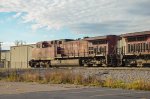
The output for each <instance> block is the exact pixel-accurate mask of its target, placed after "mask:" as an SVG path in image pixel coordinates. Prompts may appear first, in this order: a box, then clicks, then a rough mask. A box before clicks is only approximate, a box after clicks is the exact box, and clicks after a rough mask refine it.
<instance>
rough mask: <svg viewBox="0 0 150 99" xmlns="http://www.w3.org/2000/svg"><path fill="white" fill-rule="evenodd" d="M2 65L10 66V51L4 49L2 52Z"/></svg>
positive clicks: (4, 66)
mask: <svg viewBox="0 0 150 99" xmlns="http://www.w3.org/2000/svg"><path fill="white" fill-rule="evenodd" d="M1 60H2V65H3V66H2V67H3V68H8V67H10V51H4V52H2V53H1Z"/></svg>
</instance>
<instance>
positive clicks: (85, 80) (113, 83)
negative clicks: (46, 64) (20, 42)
mask: <svg viewBox="0 0 150 99" xmlns="http://www.w3.org/2000/svg"><path fill="white" fill-rule="evenodd" d="M0 80H5V81H11V82H38V83H42V84H44V83H51V84H76V85H84V86H101V87H110V88H123V89H135V90H149V91H150V82H146V81H144V80H137V81H133V82H130V83H125V82H123V81H119V80H114V79H111V78H108V79H106V80H101V79H98V78H97V77H96V76H94V75H93V76H87V77H85V76H84V75H82V74H81V73H73V72H71V71H53V72H46V73H45V74H44V75H43V76H42V77H41V75H40V73H39V72H29V71H27V72H24V73H22V74H18V72H17V71H12V72H10V73H9V75H7V76H1V75H0Z"/></svg>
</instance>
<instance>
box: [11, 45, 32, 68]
mask: <svg viewBox="0 0 150 99" xmlns="http://www.w3.org/2000/svg"><path fill="white" fill-rule="evenodd" d="M33 47H34V46H31V45H24V46H13V47H11V59H10V60H11V68H29V64H28V62H29V60H31V59H32V55H31V54H32V48H33Z"/></svg>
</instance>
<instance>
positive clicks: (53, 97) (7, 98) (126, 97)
mask: <svg viewBox="0 0 150 99" xmlns="http://www.w3.org/2000/svg"><path fill="white" fill-rule="evenodd" d="M0 99H150V91H134V90H122V89H109V88H84V89H73V90H65V91H50V92H32V93H24V94H13V95H0Z"/></svg>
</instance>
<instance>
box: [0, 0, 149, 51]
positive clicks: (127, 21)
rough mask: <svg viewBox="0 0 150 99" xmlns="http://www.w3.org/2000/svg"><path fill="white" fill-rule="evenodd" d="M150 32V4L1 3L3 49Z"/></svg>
mask: <svg viewBox="0 0 150 99" xmlns="http://www.w3.org/2000/svg"><path fill="white" fill-rule="evenodd" d="M149 30H150V0H0V35H1V36H0V42H3V44H2V45H3V46H2V49H9V47H10V46H13V45H14V42H15V41H16V40H22V41H25V42H26V43H27V44H29V43H36V42H39V41H49V40H55V39H65V38H67V39H68V38H69V39H77V38H83V37H85V36H89V37H91V36H103V35H109V34H115V35H120V34H124V33H130V32H139V31H149Z"/></svg>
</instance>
